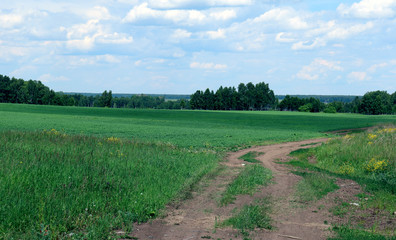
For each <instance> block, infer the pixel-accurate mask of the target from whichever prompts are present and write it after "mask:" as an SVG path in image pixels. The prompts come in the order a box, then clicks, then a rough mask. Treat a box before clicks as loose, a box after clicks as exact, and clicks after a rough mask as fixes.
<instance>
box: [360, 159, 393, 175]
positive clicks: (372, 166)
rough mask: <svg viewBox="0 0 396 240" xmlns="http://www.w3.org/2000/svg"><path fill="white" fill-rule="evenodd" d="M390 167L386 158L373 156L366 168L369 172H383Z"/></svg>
mask: <svg viewBox="0 0 396 240" xmlns="http://www.w3.org/2000/svg"><path fill="white" fill-rule="evenodd" d="M387 167H388V161H386V160H385V159H383V160H377V159H375V158H372V159H371V160H370V161H369V162H368V163H367V165H366V167H365V169H366V171H367V172H381V171H384V170H385V169H386V168H387Z"/></svg>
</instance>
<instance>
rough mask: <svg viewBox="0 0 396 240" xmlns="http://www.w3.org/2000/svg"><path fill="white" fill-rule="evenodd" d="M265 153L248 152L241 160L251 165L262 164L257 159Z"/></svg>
mask: <svg viewBox="0 0 396 240" xmlns="http://www.w3.org/2000/svg"><path fill="white" fill-rule="evenodd" d="M262 154H264V153H262V152H254V151H252V152H248V153H246V154H245V155H243V156H241V157H240V158H239V159H242V160H244V161H245V162H250V163H261V162H260V161H259V160H257V159H256V157H258V156H260V155H262Z"/></svg>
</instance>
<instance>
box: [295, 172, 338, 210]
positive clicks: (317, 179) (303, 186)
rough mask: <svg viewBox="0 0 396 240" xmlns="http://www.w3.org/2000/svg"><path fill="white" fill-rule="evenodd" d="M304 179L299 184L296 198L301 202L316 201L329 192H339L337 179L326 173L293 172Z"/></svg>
mask: <svg viewBox="0 0 396 240" xmlns="http://www.w3.org/2000/svg"><path fill="white" fill-rule="evenodd" d="M293 173H294V174H297V175H300V176H302V177H303V179H302V180H301V181H299V182H298V184H297V191H296V197H297V200H298V201H299V202H302V203H306V202H309V201H316V200H319V199H321V198H323V197H324V196H326V195H327V194H328V193H329V192H332V191H335V190H337V189H338V188H339V187H338V185H337V184H335V179H334V178H332V177H329V176H328V175H327V174H324V173H316V172H314V173H309V172H293Z"/></svg>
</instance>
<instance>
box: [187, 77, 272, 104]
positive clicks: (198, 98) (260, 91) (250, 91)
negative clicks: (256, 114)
mask: <svg viewBox="0 0 396 240" xmlns="http://www.w3.org/2000/svg"><path fill="white" fill-rule="evenodd" d="M276 104H277V99H276V98H275V95H274V92H273V91H272V90H271V89H270V88H269V86H268V84H266V83H264V82H261V83H257V84H256V85H254V84H253V83H251V82H249V83H248V84H246V85H245V84H244V83H240V84H239V86H238V89H236V88H235V87H222V86H221V87H220V88H219V89H217V90H216V92H213V90H212V91H211V90H209V89H206V90H205V91H204V92H203V91H200V90H198V91H196V92H195V93H194V94H193V95H191V98H190V107H191V109H204V110H269V109H274V108H275V107H276Z"/></svg>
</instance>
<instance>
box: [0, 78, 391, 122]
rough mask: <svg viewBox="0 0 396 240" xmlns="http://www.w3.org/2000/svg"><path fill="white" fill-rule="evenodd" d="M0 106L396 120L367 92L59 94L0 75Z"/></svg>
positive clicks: (382, 97) (244, 89)
mask: <svg viewBox="0 0 396 240" xmlns="http://www.w3.org/2000/svg"><path fill="white" fill-rule="evenodd" d="M0 103H22V104H39V105H59V106H80V107H109V108H154V109H202V110H252V111H261V110H280V111H301V112H326V113H336V112H343V113H361V114H369V115H379V114H396V92H394V93H393V94H388V93H387V92H386V91H373V92H368V93H366V94H365V95H364V96H362V97H359V96H336V95H335V96H321V95H279V96H276V95H275V94H274V92H273V91H272V90H271V89H270V88H269V86H268V84H266V83H264V82H261V83H257V84H253V83H251V82H250V83H247V84H244V83H240V84H239V85H238V88H235V87H220V88H219V89H217V90H216V91H213V90H210V89H206V90H205V91H201V90H198V91H196V92H195V93H194V94H192V95H191V96H188V95H156V94H153V95H145V94H113V93H112V91H107V90H106V91H104V92H103V93H101V94H93V93H63V92H55V91H53V90H51V89H49V88H48V87H47V86H45V85H44V84H43V83H41V82H40V81H35V80H29V81H25V80H23V79H16V78H10V77H8V76H3V75H0Z"/></svg>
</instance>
